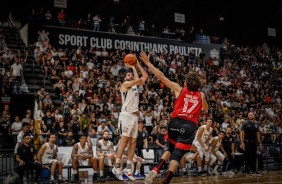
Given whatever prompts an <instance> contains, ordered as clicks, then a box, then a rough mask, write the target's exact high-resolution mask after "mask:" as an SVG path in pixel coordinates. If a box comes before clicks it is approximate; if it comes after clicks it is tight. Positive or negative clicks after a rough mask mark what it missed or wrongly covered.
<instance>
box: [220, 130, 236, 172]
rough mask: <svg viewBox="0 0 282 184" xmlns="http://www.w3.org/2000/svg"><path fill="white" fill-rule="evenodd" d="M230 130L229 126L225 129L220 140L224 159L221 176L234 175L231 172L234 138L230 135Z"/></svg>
mask: <svg viewBox="0 0 282 184" xmlns="http://www.w3.org/2000/svg"><path fill="white" fill-rule="evenodd" d="M231 132H232V129H231V127H230V126H228V127H227V128H226V131H225V136H224V137H223V139H222V147H223V150H224V156H225V159H224V161H223V165H222V174H223V175H226V174H227V175H234V173H233V172H232V171H231V169H233V165H234V149H235V146H234V137H233V136H232V135H231Z"/></svg>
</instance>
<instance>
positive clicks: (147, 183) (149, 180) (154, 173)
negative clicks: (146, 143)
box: [145, 167, 160, 184]
mask: <svg viewBox="0 0 282 184" xmlns="http://www.w3.org/2000/svg"><path fill="white" fill-rule="evenodd" d="M159 173H160V170H159V169H158V168H156V167H154V168H153V169H152V170H151V171H150V172H149V174H148V175H147V177H146V178H145V184H152V183H153V180H154V178H155V177H156V176H157V175H158V174H159Z"/></svg>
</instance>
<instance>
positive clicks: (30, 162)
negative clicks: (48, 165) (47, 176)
mask: <svg viewBox="0 0 282 184" xmlns="http://www.w3.org/2000/svg"><path fill="white" fill-rule="evenodd" d="M30 141H31V135H30V134H24V136H23V144H21V145H19V147H18V149H17V154H16V161H17V163H18V167H16V169H15V171H16V172H17V173H18V174H19V176H20V181H21V182H23V181H22V180H23V173H24V170H26V169H29V168H34V169H35V171H36V174H35V178H34V183H39V182H40V181H39V176H40V172H41V168H42V165H41V164H40V162H39V161H38V160H37V156H36V152H35V148H34V146H33V145H31V144H30Z"/></svg>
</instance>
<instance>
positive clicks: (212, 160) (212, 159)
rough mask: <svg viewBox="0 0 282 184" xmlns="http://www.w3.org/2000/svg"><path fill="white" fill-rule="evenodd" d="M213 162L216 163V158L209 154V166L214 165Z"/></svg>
mask: <svg viewBox="0 0 282 184" xmlns="http://www.w3.org/2000/svg"><path fill="white" fill-rule="evenodd" d="M215 161H216V157H215V156H214V155H213V154H211V161H210V165H213V164H214V163H215Z"/></svg>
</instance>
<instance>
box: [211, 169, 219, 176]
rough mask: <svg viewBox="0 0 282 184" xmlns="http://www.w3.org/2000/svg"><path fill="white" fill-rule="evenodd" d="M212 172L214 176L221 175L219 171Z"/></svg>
mask: <svg viewBox="0 0 282 184" xmlns="http://www.w3.org/2000/svg"><path fill="white" fill-rule="evenodd" d="M212 172H213V174H215V175H220V173H219V172H218V171H217V169H213V170H212Z"/></svg>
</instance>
